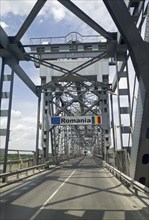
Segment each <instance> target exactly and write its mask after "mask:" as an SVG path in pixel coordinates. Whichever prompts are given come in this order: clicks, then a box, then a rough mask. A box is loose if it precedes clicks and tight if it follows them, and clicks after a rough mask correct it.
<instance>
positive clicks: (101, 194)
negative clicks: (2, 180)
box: [0, 156, 149, 220]
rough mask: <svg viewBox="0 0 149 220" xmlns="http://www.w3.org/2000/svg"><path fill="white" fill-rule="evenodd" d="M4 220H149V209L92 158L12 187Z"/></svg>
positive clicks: (1, 212)
mask: <svg viewBox="0 0 149 220" xmlns="http://www.w3.org/2000/svg"><path fill="white" fill-rule="evenodd" d="M0 200H1V205H0V208H1V209H0V219H1V220H6V219H7V220H12V219H14V220H34V219H35V220H62V219H63V220H89V219H90V220H124V219H125V220H148V219H149V214H148V208H147V206H146V203H144V202H142V201H141V200H140V199H138V198H137V197H136V196H135V195H133V194H132V193H131V192H130V191H129V190H128V189H126V188H125V187H124V186H123V185H122V184H121V183H120V182H119V181H118V180H117V179H116V178H115V177H113V176H112V174H110V173H109V172H108V171H107V170H105V169H104V168H102V166H101V165H100V162H99V161H98V160H97V159H93V158H92V157H87V156H86V157H85V158H84V159H83V158H79V159H74V160H71V161H69V162H67V163H64V164H63V165H61V166H60V167H58V168H56V169H54V170H49V171H46V172H45V173H42V174H40V175H38V176H36V177H32V178H30V179H27V180H24V181H23V182H21V183H19V184H16V185H15V186H13V185H12V186H11V187H9V188H8V189H7V190H6V191H5V192H2V193H1V197H0Z"/></svg>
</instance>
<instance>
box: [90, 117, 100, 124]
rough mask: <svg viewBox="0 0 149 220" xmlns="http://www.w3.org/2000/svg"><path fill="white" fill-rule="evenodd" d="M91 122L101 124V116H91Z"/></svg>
mask: <svg viewBox="0 0 149 220" xmlns="http://www.w3.org/2000/svg"><path fill="white" fill-rule="evenodd" d="M92 124H95V125H100V124H102V118H101V116H93V117H92Z"/></svg>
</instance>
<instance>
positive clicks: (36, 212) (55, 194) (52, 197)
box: [29, 170, 76, 220]
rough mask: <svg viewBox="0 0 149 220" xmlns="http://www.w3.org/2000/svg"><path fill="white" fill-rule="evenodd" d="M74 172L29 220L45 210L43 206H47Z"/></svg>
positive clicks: (32, 219)
mask: <svg viewBox="0 0 149 220" xmlns="http://www.w3.org/2000/svg"><path fill="white" fill-rule="evenodd" d="M75 171H76V170H74V171H73V172H72V173H71V174H70V175H69V176H68V177H67V179H65V181H64V182H63V183H62V184H61V185H60V186H59V187H58V188H57V189H56V190H55V191H54V193H53V194H52V195H51V196H50V197H49V198H48V199H47V200H46V201H45V202H44V203H43V205H42V206H41V207H40V209H38V210H37V212H35V214H34V215H33V216H32V217H31V218H30V219H29V220H34V219H36V217H37V216H38V215H39V213H40V212H41V211H42V210H43V209H44V208H45V206H46V205H47V204H48V202H49V201H50V200H51V199H52V198H53V197H54V196H55V195H56V193H58V191H59V190H60V188H61V187H62V186H63V185H64V184H65V183H66V182H67V181H68V180H69V179H70V177H71V176H72V175H73V174H74V173H75Z"/></svg>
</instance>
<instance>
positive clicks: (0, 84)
mask: <svg viewBox="0 0 149 220" xmlns="http://www.w3.org/2000/svg"><path fill="white" fill-rule="evenodd" d="M4 69H5V60H4V59H2V66H1V80H0V109H1V101H2V90H3V82H4Z"/></svg>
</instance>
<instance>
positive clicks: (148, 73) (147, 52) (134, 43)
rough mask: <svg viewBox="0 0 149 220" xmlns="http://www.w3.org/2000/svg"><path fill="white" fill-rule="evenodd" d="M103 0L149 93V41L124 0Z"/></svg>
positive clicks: (137, 73)
mask: <svg viewBox="0 0 149 220" xmlns="http://www.w3.org/2000/svg"><path fill="white" fill-rule="evenodd" d="M103 1H104V3H105V5H106V7H107V9H108V11H109V13H110V14H111V16H112V18H113V20H114V22H115V24H116V26H117V28H118V29H119V31H120V33H121V35H122V37H123V39H124V41H125V43H126V44H127V47H128V50H129V52H130V56H131V59H132V62H133V65H134V69H135V71H136V75H137V77H138V79H139V78H140V77H141V78H142V80H143V83H144V85H145V89H146V91H147V92H148V93H149V86H148V85H149V62H148V61H149V43H147V42H144V41H143V40H142V38H141V35H140V33H139V31H138V29H137V27H136V26H135V24H134V22H133V19H132V17H131V15H130V13H129V11H128V8H127V7H126V5H125V2H124V1H123V0H114V1H111V0H103Z"/></svg>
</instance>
